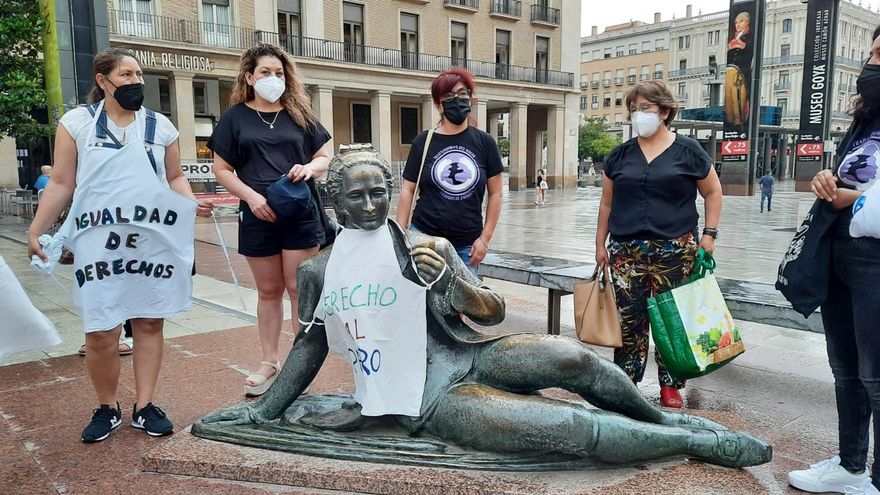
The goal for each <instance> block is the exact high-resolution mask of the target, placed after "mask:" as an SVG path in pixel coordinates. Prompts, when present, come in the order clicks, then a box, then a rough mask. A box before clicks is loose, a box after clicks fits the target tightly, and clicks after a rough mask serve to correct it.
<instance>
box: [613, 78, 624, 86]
mask: <svg viewBox="0 0 880 495" xmlns="http://www.w3.org/2000/svg"><path fill="white" fill-rule="evenodd" d="M614 84H615V85H616V86H623V78H622V77H615V78H614Z"/></svg>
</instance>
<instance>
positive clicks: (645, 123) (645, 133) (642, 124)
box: [630, 110, 662, 138]
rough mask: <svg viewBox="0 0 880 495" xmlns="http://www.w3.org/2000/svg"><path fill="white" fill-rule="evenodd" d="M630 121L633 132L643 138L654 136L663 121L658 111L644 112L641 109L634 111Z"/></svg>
mask: <svg viewBox="0 0 880 495" xmlns="http://www.w3.org/2000/svg"><path fill="white" fill-rule="evenodd" d="M630 122H631V123H632V128H633V132H634V133H636V135H637V136H639V137H643V138H646V137H649V136H653V135H654V133H655V132H657V129H659V128H660V124H661V123H662V122H661V121H660V115H659V114H657V112H643V111H641V110H637V111H635V112H633V114H632V117H631V118H630Z"/></svg>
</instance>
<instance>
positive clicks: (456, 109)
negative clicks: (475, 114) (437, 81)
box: [443, 98, 471, 125]
mask: <svg viewBox="0 0 880 495" xmlns="http://www.w3.org/2000/svg"><path fill="white" fill-rule="evenodd" d="M470 113H471V102H470V101H469V100H465V99H462V98H453V99H451V100H443V117H444V118H446V120H448V121H449V122H450V123H451V124H452V125H461V123H462V122H464V121H465V119H467V117H468V115H469V114H470Z"/></svg>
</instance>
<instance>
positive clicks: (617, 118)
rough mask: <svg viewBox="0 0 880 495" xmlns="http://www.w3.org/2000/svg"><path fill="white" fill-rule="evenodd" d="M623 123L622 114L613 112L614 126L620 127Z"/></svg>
mask: <svg viewBox="0 0 880 495" xmlns="http://www.w3.org/2000/svg"><path fill="white" fill-rule="evenodd" d="M621 125H623V114H620V113H615V114H614V127H620V126H621Z"/></svg>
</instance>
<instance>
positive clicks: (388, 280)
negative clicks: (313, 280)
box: [315, 226, 428, 416]
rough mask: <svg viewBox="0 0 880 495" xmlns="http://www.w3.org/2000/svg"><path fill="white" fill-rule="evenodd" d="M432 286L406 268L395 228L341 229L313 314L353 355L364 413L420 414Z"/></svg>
mask: <svg viewBox="0 0 880 495" xmlns="http://www.w3.org/2000/svg"><path fill="white" fill-rule="evenodd" d="M426 294H427V292H426V289H425V287H422V286H421V285H419V284H416V283H414V282H412V281H410V280H408V279H407V278H406V277H404V276H403V274H402V273H401V271H400V265H399V263H398V262H397V256H396V255H395V253H394V244H393V241H392V239H391V232H390V231H389V230H388V227H387V226H383V227H381V228H379V229H376V230H359V229H343V230H342V232H341V233H340V234H339V235H338V236H337V237H336V241H335V242H334V244H333V251H332V252H331V253H330V258H329V260H328V261H327V268H326V271H325V272H324V289H323V292H322V293H321V302H320V303H319V305H318V308H317V309H316V310H315V315H316V316H317V317H318V318H322V319H323V320H324V326H325V328H326V331H327V344H328V346H329V347H330V348H331V349H333V350H334V351H336V352H338V353H339V354H341V355H342V356H343V357H344V358H346V359H348V362H349V363H350V364H351V368H352V371H353V372H354V381H355V387H356V391H355V395H354V398H355V400H357V402H358V403H359V404H360V405H361V408H362V409H361V414H363V415H364V416H382V415H385V414H400V415H404V416H419V415H420V413H421V406H422V394H423V393H424V390H425V376H426V372H427V351H426V348H427V339H428V336H427V321H426V317H425V304H426Z"/></svg>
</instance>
